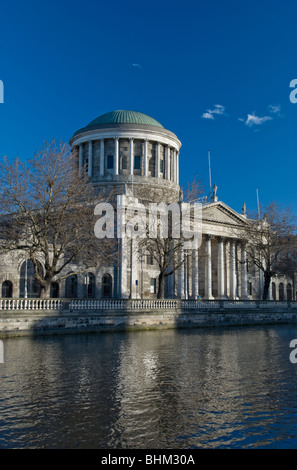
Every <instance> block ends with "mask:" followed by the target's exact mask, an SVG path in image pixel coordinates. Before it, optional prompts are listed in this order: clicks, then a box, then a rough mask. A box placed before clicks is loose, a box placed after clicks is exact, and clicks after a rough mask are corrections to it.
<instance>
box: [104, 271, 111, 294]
mask: <svg viewBox="0 0 297 470" xmlns="http://www.w3.org/2000/svg"><path fill="white" fill-rule="evenodd" d="M111 295H112V278H111V275H110V274H104V276H103V277H102V297H104V298H106V297H107V298H109V297H111Z"/></svg>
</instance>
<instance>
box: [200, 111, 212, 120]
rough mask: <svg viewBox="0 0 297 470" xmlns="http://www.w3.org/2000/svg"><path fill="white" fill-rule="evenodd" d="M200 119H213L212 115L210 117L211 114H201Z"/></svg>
mask: <svg viewBox="0 0 297 470" xmlns="http://www.w3.org/2000/svg"><path fill="white" fill-rule="evenodd" d="M202 117H203V118H204V119H214V117H213V115H212V114H211V113H209V112H208V113H203V114H202Z"/></svg>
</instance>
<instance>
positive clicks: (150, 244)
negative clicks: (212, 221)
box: [137, 177, 203, 298]
mask: <svg viewBox="0 0 297 470" xmlns="http://www.w3.org/2000/svg"><path fill="white" fill-rule="evenodd" d="M202 192H203V189H202V185H201V182H200V181H199V180H198V177H195V179H194V180H193V182H192V183H187V185H186V191H185V193H184V195H183V197H184V201H185V202H187V203H188V205H187V207H190V204H189V203H190V202H194V201H196V200H197V199H198V197H199V196H200V195H201V194H202ZM151 196H152V194H151ZM151 199H152V200H154V201H155V204H156V205H157V206H158V207H159V208H160V212H156V213H155V214H154V215H153V219H152V218H151V217H150V218H149V219H148V220H149V223H148V225H147V226H146V236H145V237H144V238H142V239H139V241H138V244H137V250H138V253H140V254H142V253H147V254H148V255H150V258H151V259H153V260H154V264H155V265H156V266H158V269H159V277H158V289H157V297H158V298H164V296H165V279H166V278H167V277H168V276H171V275H172V274H173V273H174V272H176V271H177V270H178V269H179V268H180V267H181V266H182V264H183V263H184V262H185V255H186V251H185V250H184V247H185V243H186V242H188V241H189V239H186V240H185V238H184V237H183V233H182V232H183V230H182V229H183V228H185V226H184V227H182V225H183V222H182V201H181V200H180V201H176V202H175V203H173V207H172V209H169V211H168V212H167V209H168V207H167V209H165V215H166V219H165V220H164V218H162V215H161V214H162V204H164V205H166V204H165V202H164V201H162V200H160V199H159V196H158V194H157V193H156V194H155V195H154V197H151ZM174 205H175V206H174ZM177 206H178V209H177V210H175V209H176V207H177ZM174 214H175V215H174ZM177 214H179V217H177V218H176V217H175V216H176V215H177ZM192 216H193V214H192V215H191V214H190V219H191V217H192ZM191 220H192V219H191ZM164 224H165V225H166V230H165V231H164ZM152 225H154V226H155V228H156V233H155V234H154V235H153V236H152V233H151V228H152ZM189 228H190V227H189ZM191 229H193V226H191ZM191 229H190V230H191ZM178 233H180V236H177V234H178Z"/></svg>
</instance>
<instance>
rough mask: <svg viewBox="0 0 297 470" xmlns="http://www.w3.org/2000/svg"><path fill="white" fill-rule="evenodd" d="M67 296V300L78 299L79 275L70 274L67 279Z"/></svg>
mask: <svg viewBox="0 0 297 470" xmlns="http://www.w3.org/2000/svg"><path fill="white" fill-rule="evenodd" d="M65 295H66V297H67V298H76V297H77V275H76V274H71V273H69V276H68V277H67V278H66V287H65Z"/></svg>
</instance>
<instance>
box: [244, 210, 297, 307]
mask: <svg viewBox="0 0 297 470" xmlns="http://www.w3.org/2000/svg"><path fill="white" fill-rule="evenodd" d="M261 213H262V214H264V215H263V216H262V217H259V216H257V215H253V214H252V215H251V216H249V218H248V219H247V224H246V227H245V229H244V231H243V232H242V238H243V240H244V241H245V242H246V251H247V256H248V259H249V260H250V261H252V262H253V263H254V264H255V265H256V266H257V267H258V268H259V270H260V271H261V272H262V273H263V276H264V287H263V293H262V299H263V300H267V298H268V293H269V286H270V282H271V278H272V277H273V276H274V275H275V274H276V273H277V272H279V271H280V266H281V265H282V263H283V261H284V259H285V258H286V256H287V253H288V251H289V250H290V245H291V239H292V236H293V234H294V230H295V225H294V216H293V215H292V212H291V210H290V209H289V208H285V209H283V208H281V207H280V206H279V205H278V204H277V203H276V202H272V203H270V204H269V205H268V206H267V207H264V208H263V209H262V210H261Z"/></svg>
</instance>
